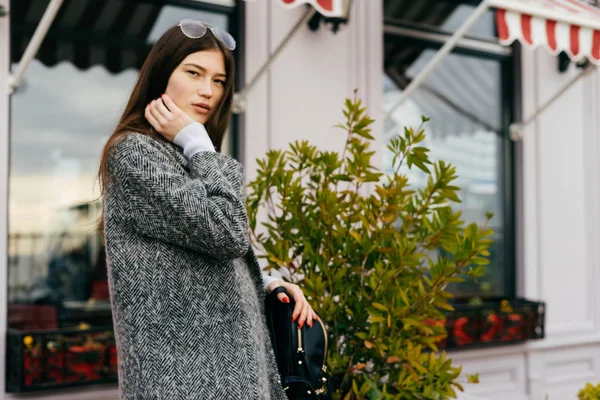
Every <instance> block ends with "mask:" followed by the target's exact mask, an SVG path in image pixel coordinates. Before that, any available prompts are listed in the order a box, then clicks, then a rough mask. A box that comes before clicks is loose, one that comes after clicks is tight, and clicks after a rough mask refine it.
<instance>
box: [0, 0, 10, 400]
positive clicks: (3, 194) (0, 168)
mask: <svg viewBox="0 0 600 400" xmlns="http://www.w3.org/2000/svg"><path fill="white" fill-rule="evenodd" d="M0 6H3V7H4V8H5V9H8V8H9V6H10V0H0ZM9 62H10V30H9V17H8V16H7V17H0V276H1V277H3V278H2V279H0V282H1V284H0V399H4V392H5V390H4V384H5V382H4V380H5V376H6V371H5V369H6V367H5V365H6V363H5V359H6V356H5V355H6V334H5V332H6V290H7V284H6V279H5V278H4V277H6V276H7V264H8V255H7V248H8V246H7V241H6V239H7V237H8V155H9V148H8V127H9V117H10V116H9V108H8V99H9V95H8V78H9V72H10V70H9Z"/></svg>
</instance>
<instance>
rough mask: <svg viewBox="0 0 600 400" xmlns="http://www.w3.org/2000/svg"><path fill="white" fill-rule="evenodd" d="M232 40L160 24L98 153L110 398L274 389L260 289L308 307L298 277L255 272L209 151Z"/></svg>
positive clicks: (219, 125)
mask: <svg viewBox="0 0 600 400" xmlns="http://www.w3.org/2000/svg"><path fill="white" fill-rule="evenodd" d="M234 47H235V41H234V40H233V38H232V37H231V36H230V35H229V34H228V33H226V32H224V31H222V30H220V29H218V28H216V27H213V26H209V25H206V24H204V23H202V22H199V21H193V20H184V21H182V22H181V24H179V25H178V26H176V27H173V28H171V29H170V30H169V31H167V32H166V33H165V34H164V35H163V36H162V37H161V38H160V40H159V41H158V42H157V43H156V44H155V45H154V47H153V49H152V51H151V52H150V54H149V56H148V58H147V60H146V61H145V63H144V65H143V66H142V68H141V70H140V74H139V79H138V81H137V83H136V85H135V87H134V89H133V93H132V94H131V97H130V99H129V102H128V104H127V107H126V109H125V112H124V113H123V116H122V117H121V120H120V123H119V125H118V127H117V129H116V130H115V132H114V133H113V134H112V136H111V137H110V139H109V140H108V142H107V144H106V146H105V149H104V152H103V155H102V161H101V166H100V171H99V177H100V182H101V185H102V192H103V197H104V215H103V227H104V234H105V240H106V248H107V257H108V262H109V283H110V294H111V300H112V304H113V318H114V322H115V334H116V338H117V349H118V355H119V380H120V389H121V398H122V399H126V400H130V399H131V400H133V399H135V400H151V399H202V400H204V399H232V400H233V399H235V400H239V399H285V398H286V396H285V394H284V391H283V389H282V387H281V384H280V381H279V377H278V373H277V370H276V368H277V367H276V364H275V361H274V356H273V350H272V348H271V343H270V340H269V336H268V331H267V328H266V324H265V318H264V305H263V304H264V296H265V294H264V292H265V291H266V292H270V291H272V290H273V289H274V288H275V287H277V286H284V287H285V288H286V289H287V292H288V293H289V294H290V295H291V296H292V297H293V298H294V300H295V301H296V303H297V307H296V308H295V310H294V318H298V321H299V324H304V323H306V324H308V325H309V326H312V323H313V319H316V315H315V313H314V312H313V310H312V308H311V307H310V305H309V304H308V302H307V301H306V299H305V297H304V295H303V294H302V291H301V290H300V289H299V288H298V286H296V285H293V284H290V283H285V282H283V281H280V280H275V279H273V278H269V277H266V276H262V273H261V270H260V267H259V265H258V263H257V260H256V257H255V256H254V253H253V252H252V250H251V247H250V241H249V238H248V220H247V215H246V211H245V208H244V199H243V189H244V188H243V181H244V180H243V171H242V167H241V165H240V164H239V163H238V162H237V161H235V160H234V159H232V158H230V157H228V156H225V155H223V154H220V153H219V152H217V151H215V148H216V149H219V148H220V146H221V142H222V139H223V135H224V134H225V130H226V127H227V124H228V121H229V119H230V116H231V104H232V97H233V81H234V73H235V66H234V60H233V56H232V53H231V50H233V48H234ZM279 296H280V300H281V301H284V302H289V298H287V297H286V295H285V294H283V293H281V294H280V295H279Z"/></svg>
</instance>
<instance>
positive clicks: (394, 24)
mask: <svg viewBox="0 0 600 400" xmlns="http://www.w3.org/2000/svg"><path fill="white" fill-rule="evenodd" d="M455 1H456V3H458V4H468V5H475V6H476V5H478V4H479V3H480V1H479V0H455ZM383 25H384V26H383V32H384V34H383V36H384V37H383V40H384V43H385V41H386V40H387V39H388V38H392V37H393V38H400V39H402V40H403V42H404V43H407V45H408V46H411V45H412V46H419V47H422V48H423V50H427V49H434V50H438V49H440V48H441V47H442V46H443V45H444V43H445V42H446V41H447V40H448V39H450V38H451V37H452V34H451V33H448V32H447V31H443V30H441V29H435V27H431V26H427V25H419V24H412V23H409V22H407V21H398V20H392V19H389V18H385V16H384V20H383ZM477 44H480V45H481V46H477ZM500 46H501V45H500V44H499V43H494V41H491V40H485V39H480V38H475V37H470V36H465V38H463V40H461V41H460V42H459V44H458V45H457V46H456V47H455V48H454V49H453V50H452V52H451V54H461V55H467V56H472V57H476V58H481V59H486V60H496V61H499V62H500V69H501V87H502V93H501V95H500V96H501V99H500V104H501V106H502V110H501V123H502V126H501V129H500V131H499V132H498V135H499V136H500V137H501V139H502V143H503V146H502V149H501V151H502V155H501V157H502V160H503V168H502V177H501V178H502V179H501V180H499V182H501V183H502V185H503V186H502V189H503V205H502V210H503V213H504V221H503V222H504V230H505V232H504V242H505V243H504V260H505V261H504V264H505V265H504V279H503V282H502V284H503V291H502V298H507V299H515V298H516V296H517V282H516V276H517V275H516V274H517V254H516V244H517V243H516V240H517V227H516V194H515V192H516V184H517V176H516V166H515V160H516V152H515V143H514V142H513V141H512V140H511V139H510V125H511V123H513V122H514V121H515V116H516V115H515V114H516V110H515V106H516V98H515V96H516V82H517V79H516V78H517V66H518V56H517V54H516V53H517V52H516V48H515V45H513V46H511V47H503V46H502V47H503V48H504V49H506V50H505V51H500ZM486 48H487V50H486ZM384 63H385V60H384Z"/></svg>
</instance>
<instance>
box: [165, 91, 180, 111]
mask: <svg viewBox="0 0 600 400" xmlns="http://www.w3.org/2000/svg"><path fill="white" fill-rule="evenodd" d="M161 98H162V100H163V101H164V102H165V106H167V108H168V109H169V111H171V113H173V115H177V114H179V113H180V111H181V109H180V108H179V107H177V104H175V103H174V102H173V100H171V98H170V97H169V96H168V95H166V94H163V95H162V96H161Z"/></svg>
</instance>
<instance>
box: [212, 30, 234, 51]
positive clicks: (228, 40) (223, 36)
mask: <svg viewBox="0 0 600 400" xmlns="http://www.w3.org/2000/svg"><path fill="white" fill-rule="evenodd" d="M210 29H211V31H212V32H213V33H214V34H215V36H216V37H217V38H219V39H220V40H221V42H223V44H224V45H225V47H227V48H228V49H229V50H235V39H234V38H233V36H231V35H230V34H229V32H227V31H224V30H223V29H221V28H219V27H218V26H215V27H211V28H210Z"/></svg>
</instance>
